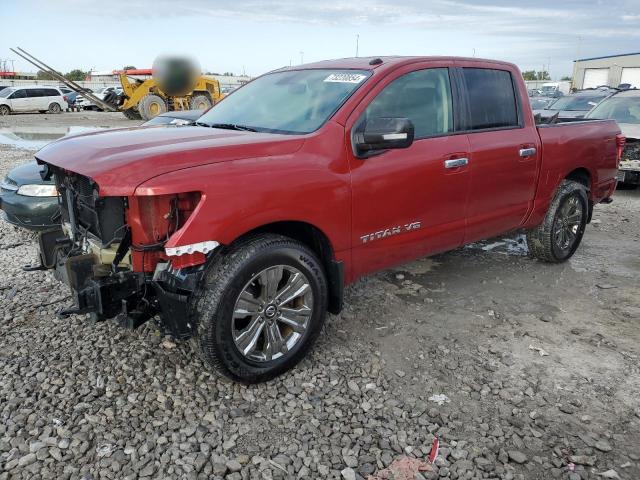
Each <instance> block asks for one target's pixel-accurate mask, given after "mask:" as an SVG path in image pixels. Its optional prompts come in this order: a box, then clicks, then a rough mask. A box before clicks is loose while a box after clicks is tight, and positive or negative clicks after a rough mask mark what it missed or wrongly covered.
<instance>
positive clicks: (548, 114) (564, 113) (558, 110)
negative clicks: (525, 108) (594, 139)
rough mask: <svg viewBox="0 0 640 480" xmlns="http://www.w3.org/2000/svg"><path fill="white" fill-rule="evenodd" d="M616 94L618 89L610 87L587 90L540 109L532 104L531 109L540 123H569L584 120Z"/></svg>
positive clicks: (566, 96)
mask: <svg viewBox="0 0 640 480" xmlns="http://www.w3.org/2000/svg"><path fill="white" fill-rule="evenodd" d="M617 92H619V90H618V89H615V88H610V87H598V88H588V89H585V90H580V91H578V92H575V93H572V94H570V95H565V96H562V97H560V98H558V99H557V100H555V101H552V102H550V103H548V104H547V106H545V107H543V108H541V109H538V108H535V107H534V106H533V102H532V105H531V107H532V108H533V109H534V114H536V115H539V119H540V122H541V123H549V121H550V120H552V119H557V120H561V121H566V120H569V121H570V120H575V119H579V118H584V116H585V115H586V114H587V113H589V111H591V110H592V109H593V107H595V106H596V105H598V104H599V103H600V102H601V101H602V100H604V99H605V98H608V97H610V96H611V95H614V94H615V93H617ZM538 98H541V97H538Z"/></svg>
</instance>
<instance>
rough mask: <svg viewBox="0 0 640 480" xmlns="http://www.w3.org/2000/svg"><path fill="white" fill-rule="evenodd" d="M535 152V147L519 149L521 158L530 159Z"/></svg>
mask: <svg viewBox="0 0 640 480" xmlns="http://www.w3.org/2000/svg"><path fill="white" fill-rule="evenodd" d="M536 152H537V150H536V149H535V147H530V148H521V149H520V156H521V157H532V156H534V155H535V154H536Z"/></svg>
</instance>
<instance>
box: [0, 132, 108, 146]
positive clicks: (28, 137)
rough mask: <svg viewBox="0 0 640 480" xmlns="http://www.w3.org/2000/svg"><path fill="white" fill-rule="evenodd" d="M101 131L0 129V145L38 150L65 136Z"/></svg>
mask: <svg viewBox="0 0 640 480" xmlns="http://www.w3.org/2000/svg"><path fill="white" fill-rule="evenodd" d="M96 130H103V128H100V127H79V126H77V127H76V126H74V127H14V128H0V145H10V146H12V147H15V148H20V149H23V150H39V149H41V148H42V147H44V146H45V145H46V144H47V143H51V142H53V141H54V140H58V139H59V138H62V137H66V136H67V135H77V134H79V133H85V132H92V131H96Z"/></svg>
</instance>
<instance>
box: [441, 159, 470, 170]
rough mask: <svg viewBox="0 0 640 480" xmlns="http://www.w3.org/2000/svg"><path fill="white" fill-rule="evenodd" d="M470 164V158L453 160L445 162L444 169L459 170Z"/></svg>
mask: <svg viewBox="0 0 640 480" xmlns="http://www.w3.org/2000/svg"><path fill="white" fill-rule="evenodd" d="M468 164H469V159H468V158H452V159H450V160H445V161H444V168H458V167H464V166H465V165H468Z"/></svg>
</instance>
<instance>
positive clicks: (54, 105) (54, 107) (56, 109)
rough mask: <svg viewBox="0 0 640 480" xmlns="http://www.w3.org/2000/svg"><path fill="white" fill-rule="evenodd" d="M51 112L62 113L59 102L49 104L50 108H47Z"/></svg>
mask: <svg viewBox="0 0 640 480" xmlns="http://www.w3.org/2000/svg"><path fill="white" fill-rule="evenodd" d="M47 111H48V112H49V113H60V112H61V111H62V107H61V106H60V104H59V103H55V102H54V103H52V104H51V105H49V110H47Z"/></svg>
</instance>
